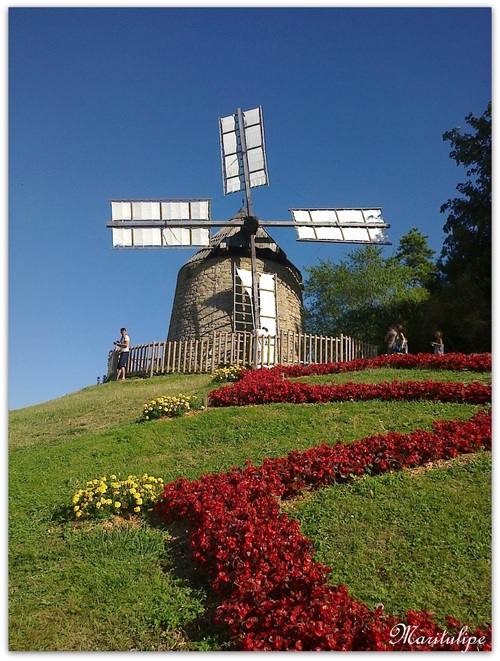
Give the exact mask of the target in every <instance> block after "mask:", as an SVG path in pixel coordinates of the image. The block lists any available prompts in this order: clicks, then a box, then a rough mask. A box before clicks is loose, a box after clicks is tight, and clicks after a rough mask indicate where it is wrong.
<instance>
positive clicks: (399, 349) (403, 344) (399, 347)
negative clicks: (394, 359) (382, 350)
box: [394, 324, 408, 353]
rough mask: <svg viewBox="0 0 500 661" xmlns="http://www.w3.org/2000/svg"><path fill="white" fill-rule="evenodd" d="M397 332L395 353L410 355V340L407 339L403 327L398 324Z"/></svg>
mask: <svg viewBox="0 0 500 661" xmlns="http://www.w3.org/2000/svg"><path fill="white" fill-rule="evenodd" d="M395 331H396V338H395V342H394V353H408V340H407V339H406V337H405V334H404V328H403V326H401V324H398V325H397V326H396V328H395Z"/></svg>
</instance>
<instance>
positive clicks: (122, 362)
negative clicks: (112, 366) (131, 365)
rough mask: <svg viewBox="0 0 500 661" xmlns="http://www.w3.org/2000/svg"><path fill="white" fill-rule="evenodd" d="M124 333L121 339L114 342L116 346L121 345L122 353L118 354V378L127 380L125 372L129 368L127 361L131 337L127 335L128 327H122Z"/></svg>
mask: <svg viewBox="0 0 500 661" xmlns="http://www.w3.org/2000/svg"><path fill="white" fill-rule="evenodd" d="M120 333H121V334H122V336H121V338H120V339H119V340H116V341H115V342H114V345H115V347H119V349H120V355H119V356H118V365H117V370H116V380H117V381H120V380H121V381H125V372H126V369H127V361H128V356H129V353H130V338H129V336H128V335H127V329H126V328H120Z"/></svg>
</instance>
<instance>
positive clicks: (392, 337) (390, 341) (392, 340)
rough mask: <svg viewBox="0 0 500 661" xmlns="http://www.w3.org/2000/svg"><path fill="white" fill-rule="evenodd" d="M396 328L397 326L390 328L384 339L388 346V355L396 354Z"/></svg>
mask: <svg viewBox="0 0 500 661" xmlns="http://www.w3.org/2000/svg"><path fill="white" fill-rule="evenodd" d="M396 335H397V333H396V327H395V326H389V330H388V331H387V333H386V336H385V338H384V342H385V343H386V345H387V353H388V354H391V353H394V345H395V344H396Z"/></svg>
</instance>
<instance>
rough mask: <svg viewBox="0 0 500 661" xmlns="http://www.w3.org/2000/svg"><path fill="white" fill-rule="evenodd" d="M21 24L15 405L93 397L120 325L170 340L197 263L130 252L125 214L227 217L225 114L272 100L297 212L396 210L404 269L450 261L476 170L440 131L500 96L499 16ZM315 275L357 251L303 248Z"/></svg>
mask: <svg viewBox="0 0 500 661" xmlns="http://www.w3.org/2000/svg"><path fill="white" fill-rule="evenodd" d="M20 4H21V3H19V5H18V6H16V4H15V3H10V10H9V16H8V41H9V45H8V55H9V70H8V75H9V80H8V84H9V85H8V139H9V158H8V216H9V224H8V258H9V270H8V360H9V362H8V395H9V404H8V406H9V409H14V408H21V407H25V406H30V405H33V404H37V403H40V402H44V401H47V400H49V399H54V398H56V397H60V396H62V395H64V394H67V393H70V392H74V391H76V390H79V389H81V388H84V387H86V386H90V385H94V384H95V383H96V382H97V377H102V375H103V374H105V373H106V370H107V356H108V352H109V350H110V349H111V348H112V343H113V340H115V339H117V338H118V337H119V334H120V333H119V329H120V327H121V326H126V327H127V328H128V329H129V334H130V337H131V341H132V344H133V345H135V344H142V343H148V342H152V341H159V340H164V339H165V338H166V335H167V332H168V325H169V321H170V313H171V307H172V301H173V295H174V291H175V284H176V278H177V273H178V271H179V269H180V267H181V266H182V265H183V264H184V263H185V262H186V261H187V260H188V259H189V257H190V256H191V255H192V254H193V252H194V251H193V250H190V249H187V250H186V249H180V250H178V249H174V250H135V251H130V250H113V249H112V247H111V230H109V229H107V228H106V222H107V221H108V220H110V205H109V200H110V199H114V198H118V199H120V198H131V199H134V198H135V199H143V198H150V199H158V198H171V197H173V198H176V197H180V198H182V197H195V198H196V197H208V198H211V200H212V216H213V218H216V219H228V218H230V217H231V216H232V215H234V214H235V213H236V212H237V211H238V209H239V208H240V207H241V205H242V197H241V194H240V193H237V194H233V195H228V196H226V197H224V195H223V191H222V180H221V165H220V151H219V134H218V118H219V117H222V116H225V115H230V114H232V113H234V112H236V110H237V108H238V107H240V108H242V109H243V110H248V109H250V108H254V107H256V106H259V105H261V106H262V107H263V113H264V127H265V136H266V147H267V159H268V167H269V178H270V186H269V187H262V188H258V189H253V191H252V200H253V206H254V212H255V213H256V215H258V216H259V217H260V218H262V219H283V220H285V219H289V217H290V214H289V212H288V209H289V208H293V207H371V206H375V207H382V209H383V213H384V218H385V220H386V222H389V223H390V224H391V229H390V230H389V235H390V239H391V241H392V243H393V246H392V247H388V248H385V249H384V251H386V252H387V254H391V253H392V252H393V251H394V250H395V249H396V247H397V244H398V242H399V239H400V238H401V237H402V236H403V235H404V234H406V233H407V232H408V231H409V230H410V228H412V227H417V228H419V229H420V230H421V231H422V232H423V233H424V234H425V235H426V236H428V238H429V245H430V247H431V248H432V249H433V250H435V251H436V258H437V257H438V256H439V253H440V250H441V246H442V243H443V237H444V234H443V225H444V223H445V221H446V217H445V216H444V215H443V214H441V213H440V207H441V205H442V204H444V203H445V202H446V201H447V200H448V199H449V198H453V197H455V196H456V195H457V191H456V185H457V184H458V183H459V182H461V181H464V179H465V173H464V171H463V170H462V169H461V168H459V167H457V165H456V163H455V161H453V160H452V159H451V158H450V156H449V154H450V145H449V143H447V142H445V141H443V139H442V136H443V133H444V132H445V131H448V130H450V129H452V128H454V127H455V126H461V127H463V129H464V130H465V131H466V132H470V130H471V129H470V127H469V125H468V124H466V122H465V117H466V116H467V115H468V114H469V113H472V114H473V115H474V116H476V117H479V116H481V115H482V114H483V112H484V111H485V109H486V107H487V104H488V102H489V101H490V100H491V19H492V15H491V9H490V8H489V7H487V6H484V7H479V6H478V7H474V8H467V7H463V6H462V7H461V6H460V5H457V3H455V6H454V7H453V6H443V7H441V8H435V7H432V6H421V7H419V6H416V7H414V8H410V7H404V6H401V7H400V8H390V7H387V8H381V7H367V6H366V5H365V7H363V8H358V7H356V6H352V7H347V8H346V7H344V8H340V7H335V6H324V7H316V8H306V7H294V6H290V7H281V6H278V7H276V8H272V7H267V6H262V7H253V8H252V7H247V6H244V4H243V3H242V5H241V6H240V7H238V8H230V7H227V6H221V7H211V8H210V7H206V6H203V5H202V6H201V7H193V6H184V7H179V8H171V7H168V6H164V7H159V6H158V7H154V6H152V7H147V8H142V9H138V8H131V7H126V6H123V7H119V6H114V7H113V6H110V5H112V3H108V8H104V7H99V6H95V5H94V6H92V7H90V6H88V7H85V6H83V7H82V8H63V7H57V6H55V7H54V8H43V7H40V8H37V7H36V6H34V7H31V8H30V7H26V8H25V7H22V6H20ZM271 234H272V236H273V238H275V239H276V240H277V242H278V243H279V245H280V246H281V247H282V248H283V249H284V251H285V252H286V253H287V255H288V257H289V258H290V259H291V261H292V262H293V263H294V264H295V265H296V266H297V267H299V268H300V269H303V268H304V267H306V266H311V265H313V264H315V263H317V262H318V260H319V259H320V258H321V259H327V258H331V259H332V260H333V261H338V260H339V259H342V258H343V257H344V256H345V255H346V254H347V253H348V252H350V251H352V250H353V248H354V246H352V245H343V246H339V245H335V244H304V243H297V242H296V240H295V232H294V230H293V229H292V228H285V229H279V230H275V231H274V230H271Z"/></svg>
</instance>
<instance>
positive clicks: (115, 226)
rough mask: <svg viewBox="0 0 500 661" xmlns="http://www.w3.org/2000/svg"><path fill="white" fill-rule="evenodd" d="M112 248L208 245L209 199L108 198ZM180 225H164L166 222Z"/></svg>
mask: <svg viewBox="0 0 500 661" xmlns="http://www.w3.org/2000/svg"><path fill="white" fill-rule="evenodd" d="M111 218H112V221H111V223H108V226H109V227H111V229H112V240H113V248H175V247H179V248H194V247H206V246H208V245H210V230H209V229H208V228H206V227H200V226H199V223H200V222H202V223H204V222H208V223H209V222H210V200H209V199H169V200H111ZM169 222H172V223H180V224H181V225H182V226H172V227H168V226H167V225H168V223H169Z"/></svg>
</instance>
